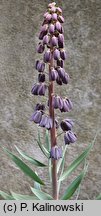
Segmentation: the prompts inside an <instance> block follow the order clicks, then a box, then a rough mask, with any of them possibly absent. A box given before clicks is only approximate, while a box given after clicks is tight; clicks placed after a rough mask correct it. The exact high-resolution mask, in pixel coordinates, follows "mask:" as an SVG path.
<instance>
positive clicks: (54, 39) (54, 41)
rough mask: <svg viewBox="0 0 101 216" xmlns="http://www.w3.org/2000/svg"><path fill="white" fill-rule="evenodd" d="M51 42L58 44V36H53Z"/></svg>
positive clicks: (54, 44)
mask: <svg viewBox="0 0 101 216" xmlns="http://www.w3.org/2000/svg"><path fill="white" fill-rule="evenodd" d="M50 44H51V45H52V46H57V44H58V40H57V37H55V36H53V37H52V38H51V41H50Z"/></svg>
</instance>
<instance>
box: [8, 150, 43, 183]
mask: <svg viewBox="0 0 101 216" xmlns="http://www.w3.org/2000/svg"><path fill="white" fill-rule="evenodd" d="M4 151H5V152H6V153H7V154H8V155H9V157H10V158H11V159H12V160H13V161H14V162H15V164H16V165H17V166H18V167H19V168H20V169H21V170H22V171H23V172H24V173H25V174H26V175H27V176H29V177H30V178H32V179H33V180H34V181H36V182H38V183H40V184H42V185H44V183H43V181H42V180H41V179H40V178H39V177H38V176H37V175H36V174H35V172H34V171H33V170H32V169H31V168H30V167H29V166H28V165H27V164H25V163H24V162H23V161H22V160H21V159H20V158H18V157H17V156H15V155H14V154H12V153H11V152H10V151H8V150H7V149H6V148H4Z"/></svg>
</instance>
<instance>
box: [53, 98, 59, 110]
mask: <svg viewBox="0 0 101 216" xmlns="http://www.w3.org/2000/svg"><path fill="white" fill-rule="evenodd" d="M53 107H54V108H55V109H58V100H57V97H56V96H53Z"/></svg>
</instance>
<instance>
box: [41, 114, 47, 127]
mask: <svg viewBox="0 0 101 216" xmlns="http://www.w3.org/2000/svg"><path fill="white" fill-rule="evenodd" d="M47 120H48V117H47V116H45V115H43V116H42V119H41V121H40V124H39V125H40V126H41V127H45V126H46V123H47Z"/></svg>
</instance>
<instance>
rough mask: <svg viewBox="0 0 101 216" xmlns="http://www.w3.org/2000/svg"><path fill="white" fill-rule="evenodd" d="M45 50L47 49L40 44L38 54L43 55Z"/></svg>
mask: <svg viewBox="0 0 101 216" xmlns="http://www.w3.org/2000/svg"><path fill="white" fill-rule="evenodd" d="M44 49H45V47H44V46H43V45H42V44H41V43H39V45H38V48H37V52H38V53H43V52H44Z"/></svg>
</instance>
